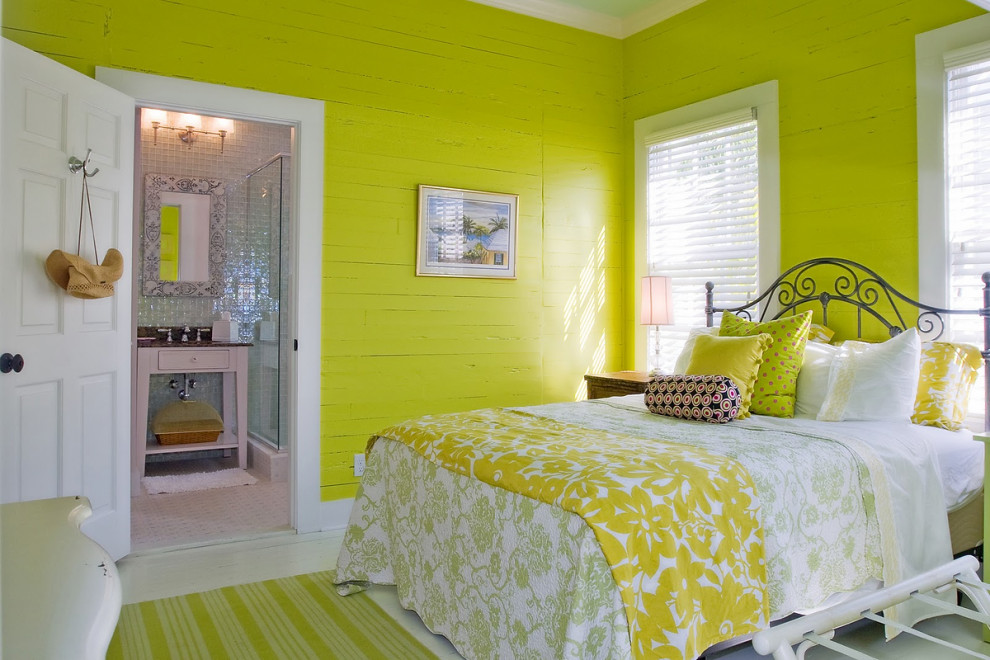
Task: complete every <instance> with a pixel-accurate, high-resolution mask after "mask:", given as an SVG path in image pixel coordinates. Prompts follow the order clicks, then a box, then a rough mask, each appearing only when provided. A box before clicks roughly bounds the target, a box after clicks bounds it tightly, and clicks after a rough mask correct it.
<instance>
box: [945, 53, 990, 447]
mask: <svg viewBox="0 0 990 660" xmlns="http://www.w3.org/2000/svg"><path fill="white" fill-rule="evenodd" d="M946 65H947V68H946V114H945V117H946V127H945V143H946V177H945V182H946V200H947V201H946V204H947V213H946V215H947V217H948V222H947V237H946V238H947V242H948V264H949V272H948V279H949V297H948V302H949V307H950V308H952V309H977V308H980V307H982V306H983V284H982V281H981V279H980V275H981V274H982V273H984V272H985V271H988V270H990V217H988V215H987V212H988V209H990V56H988V55H987V54H986V53H985V52H984V54H982V56H980V57H979V58H978V59H976V60H975V61H974V60H973V59H970V60H969V61H964V62H959V61H957V60H955V61H954V60H953V59H947V60H946ZM949 338H950V339H951V340H952V341H959V342H967V343H971V344H975V345H976V346H979V347H980V348H982V347H983V323H982V319H981V318H980V317H978V316H954V317H952V318H951V320H950V325H949ZM973 389H974V390H975V391H974V392H973V397H972V399H971V400H970V416H971V418H972V421H973V423H974V424H977V428H982V424H983V377H982V374H981V376H980V378H979V379H978V380H977V384H976V387H974V388H973Z"/></svg>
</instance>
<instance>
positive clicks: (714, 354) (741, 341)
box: [684, 334, 773, 419]
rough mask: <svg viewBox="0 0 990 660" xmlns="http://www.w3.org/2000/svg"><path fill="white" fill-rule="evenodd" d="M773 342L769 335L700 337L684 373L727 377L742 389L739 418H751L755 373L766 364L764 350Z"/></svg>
mask: <svg viewBox="0 0 990 660" xmlns="http://www.w3.org/2000/svg"><path fill="white" fill-rule="evenodd" d="M772 343H773V338H772V337H771V336H770V335H767V334H759V335H754V336H752V337H714V336H712V335H699V336H698V339H697V340H696V341H695V344H694V351H692V352H691V361H690V362H689V363H688V366H687V369H685V370H684V372H685V373H686V374H689V375H697V376H708V375H713V376H728V377H729V378H730V379H731V380H732V382H733V383H735V384H736V387H737V388H739V395H740V399H742V403H741V404H740V406H739V415H738V417H737V418H736V419H742V418H744V417H749V400H750V398H751V397H752V395H753V383H754V382H755V381H756V373H757V371H758V370H759V368H760V363H761V362H763V353H764V351H766V350H767V348H769V347H770V344H772Z"/></svg>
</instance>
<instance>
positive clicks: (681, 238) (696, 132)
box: [636, 83, 779, 371]
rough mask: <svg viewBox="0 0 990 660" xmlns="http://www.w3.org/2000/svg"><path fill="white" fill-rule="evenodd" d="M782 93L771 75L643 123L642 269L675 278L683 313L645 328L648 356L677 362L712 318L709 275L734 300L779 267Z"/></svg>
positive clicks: (728, 301) (721, 297) (642, 359)
mask: <svg viewBox="0 0 990 660" xmlns="http://www.w3.org/2000/svg"><path fill="white" fill-rule="evenodd" d="M776 97H777V95H776V83H765V84H764V85H759V86H757V87H755V88H749V89H746V90H740V92H734V93H732V94H729V95H726V96H724V97H718V98H717V99H712V100H711V101H707V102H702V103H699V104H695V105H694V106H688V107H687V108H682V109H679V110H675V111H672V112H669V113H664V114H663V115H657V116H655V117H650V118H647V119H645V120H640V121H638V122H636V133H637V137H636V139H637V160H636V165H637V253H638V254H639V255H641V256H640V259H641V263H640V264H638V265H639V267H638V268H637V275H638V277H643V276H646V275H666V276H669V277H670V279H671V292H672V299H673V317H674V318H673V322H674V325H672V326H663V327H656V326H647V327H645V328H641V329H640V330H639V332H638V333H637V348H638V350H637V364H638V365H641V366H645V368H647V369H653V368H660V369H661V370H664V371H670V370H672V368H673V365H674V360H675V359H676V357H677V355H678V353H679V352H680V349H681V347H682V346H683V342H684V340H685V339H686V338H687V334H688V331H689V330H690V329H691V328H692V327H697V326H703V325H704V324H705V282H707V281H709V280H711V281H713V282H714V283H715V287H716V289H715V290H716V302H717V304H719V305H720V306H732V305H737V304H742V303H744V302H746V301H747V300H750V299H752V298H753V297H755V295H756V294H757V293H758V291H759V290H760V288H761V286H765V285H766V284H768V283H769V281H771V279H772V277H774V276H775V275H776V272H777V270H778V265H779V258H778V251H779V247H778V246H779V240H778V238H777V236H778V226H779V193H778V185H779V184H778V181H777V179H778V177H777V172H778V165H777V107H776ZM733 105H734V106H735V107H733ZM638 303H639V301H637V304H638Z"/></svg>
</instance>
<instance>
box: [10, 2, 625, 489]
mask: <svg viewBox="0 0 990 660" xmlns="http://www.w3.org/2000/svg"><path fill="white" fill-rule="evenodd" d="M3 28H4V29H3V35H4V36H5V37H7V38H9V39H12V40H14V41H17V42H19V43H21V44H22V45H24V46H27V47H28V48H31V49H33V50H36V51H38V52H41V53H43V54H45V55H48V56H50V57H52V58H54V59H56V60H58V61H60V62H62V63H63V64H66V65H67V66H69V67H72V68H74V69H77V70H79V71H82V72H83V73H86V74H88V75H93V73H94V67H95V66H97V65H102V66H109V67H116V68H121V69H130V70H135V71H141V72H148V73H154V74H158V75H165V76H175V77H181V78H190V79H193V80H198V81H204V82H210V83H221V84H226V85H231V86H235V87H248V88H254V89H259V90H263V91H268V92H277V93H281V94H289V95H294V96H302V97H309V98H316V99H321V100H324V101H325V102H326V140H325V148H326V164H325V179H324V185H325V199H324V204H325V212H324V237H323V241H324V249H323V282H322V286H323V345H322V350H323V364H322V374H323V375H322V415H321V418H322V440H321V484H322V498H323V499H324V500H328V499H337V498H342V497H348V496H350V495H352V494H353V493H354V491H355V488H356V480H355V478H354V477H353V476H352V474H351V463H352V455H353V454H354V453H356V452H360V451H363V449H364V446H365V441H366V440H367V438H368V436H369V434H371V433H373V432H374V431H376V430H379V429H380V428H381V427H383V426H385V425H388V424H390V423H394V422H396V421H399V420H402V419H405V418H409V417H414V416H419V415H423V414H429V413H441V412H447V411H453V410H466V409H471V408H478V407H486V406H503V405H525V404H537V403H541V402H544V401H560V400H573V399H575V398H577V397H580V396H582V393H583V386H582V375H583V374H584V373H585V372H586V371H589V370H601V369H603V368H606V367H609V368H617V367H618V366H620V365H619V363H620V361H621V357H622V354H623V347H622V341H623V332H622V326H621V323H622V310H621V304H622V300H623V285H622V281H623V266H622V259H623V247H622V246H623V238H624V237H623V231H624V227H623V211H622V198H623V157H622V149H623V145H622V139H623V131H622V111H621V108H622V106H621V97H622V82H621V70H622V64H621V56H622V46H621V42H619V41H618V40H615V39H611V38H607V37H602V36H599V35H594V34H590V33H587V32H582V31H579V30H574V29H570V28H566V27H562V26H559V25H554V24H551V23H547V22H544V21H539V20H536V19H532V18H528V17H524V16H520V15H516V14H511V13H509V12H505V11H501V10H497V9H494V8H491V7H487V6H484V5H479V4H475V3H471V2H466V1H465V0H421V1H418V2H406V1H404V0H363V1H362V2H332V1H326V0H308V1H305V2H303V1H296V2H288V1H287V0H283V1H281V2H279V1H275V2H272V1H270V0H266V1H264V2H262V1H260V0H209V1H205V0H169V1H163V0H142V1H141V2H136V1H135V0H103V1H100V0H95V1H94V2H78V1H74V0H46V1H45V2H37V0H6V1H5V2H4V3H3ZM419 184H430V185H440V186H453V187H461V188H470V189H479V190H486V191H495V192H509V193H517V194H518V195H519V213H520V215H519V258H518V278H517V279H515V280H511V281H505V280H501V281H500V280H481V279H478V280H475V279H471V280H468V279H455V278H436V277H416V276H415V254H416V251H415V242H416V217H417V186H418V185H419ZM300 286H307V283H306V282H301V283H300Z"/></svg>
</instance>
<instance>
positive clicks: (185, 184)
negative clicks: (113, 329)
mask: <svg viewBox="0 0 990 660" xmlns="http://www.w3.org/2000/svg"><path fill="white" fill-rule="evenodd" d="M226 227H227V198H226V196H225V195H224V183H223V181H220V180H219V179H201V178H196V177H179V176H169V175H164V174H149V175H147V176H146V177H145V179H144V270H143V278H142V279H143V282H144V285H143V288H142V292H143V293H144V295H146V296H213V297H217V296H220V295H221V293H222V292H223V264H224V258H225V242H226V240H225V236H226Z"/></svg>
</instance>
